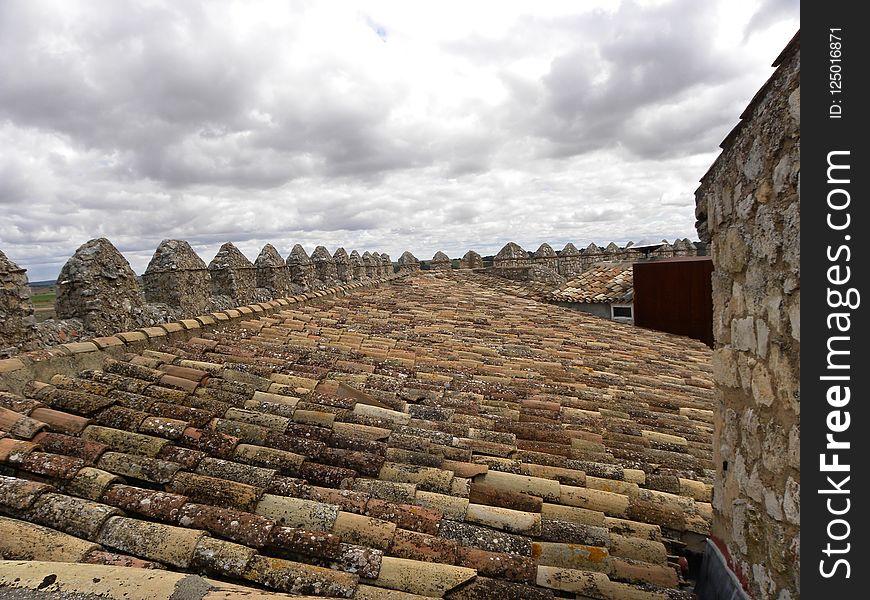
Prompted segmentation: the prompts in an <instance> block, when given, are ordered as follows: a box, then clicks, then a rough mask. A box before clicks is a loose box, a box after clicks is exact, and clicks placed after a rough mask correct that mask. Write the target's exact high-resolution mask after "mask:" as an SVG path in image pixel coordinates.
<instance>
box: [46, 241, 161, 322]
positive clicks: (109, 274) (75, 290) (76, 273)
mask: <svg viewBox="0 0 870 600" xmlns="http://www.w3.org/2000/svg"><path fill="white" fill-rule="evenodd" d="M144 307H145V296H144V295H143V293H142V289H141V288H140V287H139V281H138V280H137V279H136V274H135V273H134V272H133V269H131V268H130V263H128V262H127V259H126V258H124V257H123V255H122V254H121V253H120V252H118V249H117V248H115V247H114V246H113V245H112V243H111V242H110V241H109V240H107V239H106V238H98V239H95V240H90V241H88V242H85V243H84V244H82V245H81V246H79V248H78V250H76V251H75V254H73V255H72V257H71V258H70V259H69V260H68V261H67V262H66V264H65V265H64V266H63V268H62V269H61V271H60V275H59V276H58V278H57V297H56V299H55V312H56V313H57V316H58V318H61V319H73V318H77V319H81V321H82V323H83V325H84V329H85V331H87V332H89V333H94V334H97V335H111V334H113V333H116V332H118V331H125V330H128V329H133V328H136V327H139V326H141V324H142V319H143V309H144Z"/></svg>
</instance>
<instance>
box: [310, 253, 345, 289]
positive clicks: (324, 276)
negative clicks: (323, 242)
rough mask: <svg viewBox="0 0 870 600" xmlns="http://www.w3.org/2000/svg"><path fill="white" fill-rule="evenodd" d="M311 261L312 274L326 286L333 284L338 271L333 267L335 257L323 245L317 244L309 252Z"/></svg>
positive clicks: (336, 278)
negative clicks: (312, 250) (312, 266)
mask: <svg viewBox="0 0 870 600" xmlns="http://www.w3.org/2000/svg"><path fill="white" fill-rule="evenodd" d="M311 262H312V264H313V265H314V276H315V277H316V278H317V280H318V281H320V283H321V284H323V285H324V286H326V287H330V286H333V285H335V283H336V282H337V281H338V271H337V269H336V268H335V259H333V258H332V254H330V253H329V250H327V249H326V248H325V247H324V246H317V247H316V248H315V249H314V252H312V253H311Z"/></svg>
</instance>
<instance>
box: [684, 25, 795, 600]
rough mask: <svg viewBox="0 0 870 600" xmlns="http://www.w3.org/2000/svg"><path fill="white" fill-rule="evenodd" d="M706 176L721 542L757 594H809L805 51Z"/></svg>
mask: <svg viewBox="0 0 870 600" xmlns="http://www.w3.org/2000/svg"><path fill="white" fill-rule="evenodd" d="M774 66H776V67H777V69H776V71H775V73H774V75H773V76H772V77H771V79H770V80H769V81H768V82H767V83H766V84H765V86H764V87H763V88H762V89H761V90H760V91H759V92H758V94H756V96H755V98H754V99H753V101H752V103H751V104H750V105H749V106H748V107H747V109H746V110H745V111H744V113H743V115H742V116H741V118H742V121H741V122H740V123H739V124H738V126H737V127H736V128H735V129H734V130H733V131H732V132H731V134H729V136H728V137H727V138H726V139H725V141H724V142H723V143H722V148H723V151H722V154H721V155H720V156H719V158H718V159H717V160H716V162H715V163H714V164H713V165H712V167H711V168H710V170H709V171H708V172H707V174H706V175H705V176H704V178H703V179H702V180H701V186H700V187H699V188H698V190H697V192H696V194H695V198H696V215H697V217H698V222H697V229H698V234H699V236H700V238H701V240H703V241H705V242H709V243H711V245H712V256H713V264H714V272H713V311H714V312H713V332H714V336H715V340H716V346H715V352H714V355H713V370H714V377H715V380H716V395H717V398H718V403H717V404H718V406H717V411H716V414H715V419H714V420H715V434H714V462H715V464H716V469H717V476H716V484H715V488H714V495H713V507H714V519H713V529H712V532H713V537H714V541H715V542H716V543H717V545H718V546H719V547H720V549H721V550H722V551H723V554H724V555H725V557H726V559H727V560H728V562H729V566H730V567H731V569H732V570H733V571H734V572H735V573H736V574H737V576H738V578H739V579H740V580H741V582H742V583H743V585H744V587H745V588H746V591H747V592H749V594H750V595H751V596H752V597H754V598H756V599H758V600H765V599H768V598H770V599H774V598H776V599H779V600H785V599H790V598H796V597H797V596H798V595H799V593H800V592H799V589H800V587H799V586H800V566H799V559H800V541H799V529H800V463H799V450H800V393H799V389H800V388H799V378H800V189H799V176H800V79H799V78H800V45H799V41H798V38H797V36H796V37H795V39H794V40H793V41H792V42H791V43H790V44H789V46H788V47H787V48H786V49H785V51H783V54H782V55H781V56H780V58H779V59H777V62H776V63H774Z"/></svg>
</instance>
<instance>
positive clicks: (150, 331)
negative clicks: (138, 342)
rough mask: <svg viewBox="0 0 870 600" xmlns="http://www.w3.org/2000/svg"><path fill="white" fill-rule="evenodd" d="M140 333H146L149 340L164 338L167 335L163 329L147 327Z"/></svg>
mask: <svg viewBox="0 0 870 600" xmlns="http://www.w3.org/2000/svg"><path fill="white" fill-rule="evenodd" d="M139 331H141V332H142V333H144V334H145V335H146V336H148V337H149V338H156V337H164V336H166V333H167V332H166V330H165V329H164V328H163V327H145V328H143V329H140V330H139Z"/></svg>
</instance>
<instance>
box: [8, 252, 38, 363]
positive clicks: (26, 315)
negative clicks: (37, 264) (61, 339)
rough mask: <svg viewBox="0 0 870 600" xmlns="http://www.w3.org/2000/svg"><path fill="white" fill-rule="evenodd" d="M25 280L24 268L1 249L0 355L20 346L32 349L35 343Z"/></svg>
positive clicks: (23, 348) (33, 325) (33, 322)
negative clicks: (7, 256)
mask: <svg viewBox="0 0 870 600" xmlns="http://www.w3.org/2000/svg"><path fill="white" fill-rule="evenodd" d="M27 283H28V282H27V271H26V270H25V269H22V268H21V267H19V266H18V265H16V264H15V263H14V262H12V261H11V260H9V259H8V258H6V255H5V254H3V252H0V358H4V357H6V356H10V355H12V354H14V353H15V352H16V351H17V349H19V348H20V349H22V350H32V349H33V348H34V345H35V343H36V337H35V336H36V320H35V319H34V316H33V303H32V302H31V300H30V286H29V285H28V284H27Z"/></svg>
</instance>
